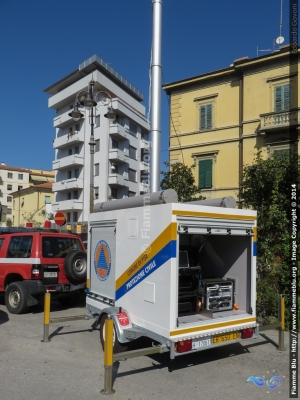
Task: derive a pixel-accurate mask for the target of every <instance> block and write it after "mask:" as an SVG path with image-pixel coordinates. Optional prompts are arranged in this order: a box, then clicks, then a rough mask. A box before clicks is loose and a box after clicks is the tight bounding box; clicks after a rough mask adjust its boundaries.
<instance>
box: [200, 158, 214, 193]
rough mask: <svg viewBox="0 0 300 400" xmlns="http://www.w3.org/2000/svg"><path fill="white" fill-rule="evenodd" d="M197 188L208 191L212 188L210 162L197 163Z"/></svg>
mask: <svg viewBox="0 0 300 400" xmlns="http://www.w3.org/2000/svg"><path fill="white" fill-rule="evenodd" d="M198 167H199V174H198V176H199V188H200V189H209V188H211V187H212V160H202V161H199V164H198Z"/></svg>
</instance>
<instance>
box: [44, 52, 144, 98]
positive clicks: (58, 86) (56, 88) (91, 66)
mask: <svg viewBox="0 0 300 400" xmlns="http://www.w3.org/2000/svg"><path fill="white" fill-rule="evenodd" d="M95 70H99V71H101V72H102V73H103V74H104V75H106V76H108V77H109V78H110V79H111V80H112V81H114V82H115V83H117V84H118V85H119V86H121V87H122V88H123V89H124V90H125V91H126V92H128V93H129V94H130V95H131V96H133V97H134V98H135V99H136V100H138V101H143V100H144V95H143V93H141V92H140V91H139V90H138V89H137V88H136V87H135V86H133V85H132V84H131V83H130V82H129V81H128V80H127V79H125V78H124V77H123V76H122V75H120V74H119V73H118V72H117V71H115V70H114V69H113V68H112V67H111V66H110V65H109V64H107V63H106V62H105V61H104V60H102V58H101V57H99V56H97V54H94V55H93V56H92V57H90V58H88V59H87V60H86V61H84V62H83V63H81V64H80V65H79V67H78V69H76V70H75V71H73V72H71V73H70V74H69V75H67V76H65V77H64V78H62V79H60V80H59V81H58V82H56V83H54V84H53V85H51V86H49V87H48V88H47V89H45V90H44V92H45V93H49V94H52V95H54V94H56V93H58V92H60V91H61V90H63V89H65V88H66V87H68V86H70V85H72V84H73V83H75V82H77V81H79V80H80V79H82V77H83V76H86V75H88V74H90V73H91V72H92V71H95Z"/></svg>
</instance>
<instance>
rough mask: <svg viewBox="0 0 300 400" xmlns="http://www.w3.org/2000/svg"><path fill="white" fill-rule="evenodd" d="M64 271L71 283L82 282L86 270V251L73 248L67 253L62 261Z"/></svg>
mask: <svg viewBox="0 0 300 400" xmlns="http://www.w3.org/2000/svg"><path fill="white" fill-rule="evenodd" d="M64 271H65V274H66V277H67V278H68V279H69V281H70V282H71V283H74V284H78V283H84V282H85V281H86V271H87V261H86V253H85V252H84V251H79V250H73V251H71V252H70V253H69V254H67V256H66V258H65V262H64Z"/></svg>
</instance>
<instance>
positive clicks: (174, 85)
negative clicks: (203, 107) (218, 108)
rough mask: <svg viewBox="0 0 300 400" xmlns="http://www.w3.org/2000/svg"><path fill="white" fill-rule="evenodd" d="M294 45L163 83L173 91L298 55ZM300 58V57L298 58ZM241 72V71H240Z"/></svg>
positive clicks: (165, 87)
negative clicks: (260, 64) (293, 50)
mask: <svg viewBox="0 0 300 400" xmlns="http://www.w3.org/2000/svg"><path fill="white" fill-rule="evenodd" d="M292 49H293V48H292V45H289V44H288V45H285V46H282V47H281V48H280V51H277V52H275V53H272V54H267V55H263V56H260V57H255V58H251V59H249V58H248V57H241V58H238V59H236V60H234V61H233V63H232V64H231V65H230V66H229V67H226V68H222V69H219V70H215V71H210V72H207V73H205V74H201V75H196V76H192V77H190V78H185V79H182V80H179V81H175V82H170V83H166V84H165V85H163V89H164V90H165V91H166V92H167V93H169V92H171V91H172V90H173V89H174V90H177V89H178V87H180V86H184V85H188V84H191V83H194V82H199V81H202V80H205V79H211V78H216V77H217V76H223V75H225V74H232V73H236V72H237V71H240V69H241V68H246V67H251V66H252V65H257V64H258V63H265V62H268V61H272V60H273V59H275V58H277V59H278V58H281V57H287V56H292V57H293V56H296V57H297V54H292V51H291V50H292ZM299 49H300V46H299V47H298V52H299ZM297 59H298V58H297ZM238 73H240V72H238Z"/></svg>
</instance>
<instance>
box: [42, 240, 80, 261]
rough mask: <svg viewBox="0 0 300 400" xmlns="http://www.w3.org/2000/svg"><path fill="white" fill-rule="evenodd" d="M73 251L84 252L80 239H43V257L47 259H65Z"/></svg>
mask: <svg viewBox="0 0 300 400" xmlns="http://www.w3.org/2000/svg"><path fill="white" fill-rule="evenodd" d="M73 250H83V248H82V246H81V242H80V241H79V240H78V239H75V238H64V237H47V236H43V237H42V255H43V257H45V258H65V257H66V255H67V254H69V253H70V251H73Z"/></svg>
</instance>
